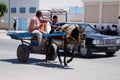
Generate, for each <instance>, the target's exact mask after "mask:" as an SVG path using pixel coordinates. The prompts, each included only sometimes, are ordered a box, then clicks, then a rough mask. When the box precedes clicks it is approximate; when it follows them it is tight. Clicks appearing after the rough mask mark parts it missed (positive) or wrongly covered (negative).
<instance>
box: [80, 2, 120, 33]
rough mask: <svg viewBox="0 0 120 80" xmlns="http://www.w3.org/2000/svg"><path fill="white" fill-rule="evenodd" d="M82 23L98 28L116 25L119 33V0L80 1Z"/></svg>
mask: <svg viewBox="0 0 120 80" xmlns="http://www.w3.org/2000/svg"><path fill="white" fill-rule="evenodd" d="M82 1H83V7H84V14H83V22H87V23H91V24H97V25H98V26H106V25H112V24H116V25H118V29H117V30H118V32H119V33H120V0H82Z"/></svg>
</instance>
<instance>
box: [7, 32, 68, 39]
mask: <svg viewBox="0 0 120 80" xmlns="http://www.w3.org/2000/svg"><path fill="white" fill-rule="evenodd" d="M7 35H8V36H10V37H11V38H12V39H17V40H20V39H31V38H32V37H33V36H35V35H36V34H35V33H30V32H28V31H9V32H8V33H7ZM65 35H66V33H65V32H55V33H49V34H43V35H42V36H43V37H52V36H53V37H55V36H56V37H57V36H65Z"/></svg>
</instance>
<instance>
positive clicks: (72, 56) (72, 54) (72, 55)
mask: <svg viewBox="0 0 120 80" xmlns="http://www.w3.org/2000/svg"><path fill="white" fill-rule="evenodd" d="M70 54H71V58H70V59H69V60H67V63H69V62H71V61H72V60H73V58H74V49H73V50H72V53H70Z"/></svg>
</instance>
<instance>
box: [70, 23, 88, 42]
mask: <svg viewBox="0 0 120 80" xmlns="http://www.w3.org/2000/svg"><path fill="white" fill-rule="evenodd" d="M74 26H75V28H74V29H73V30H72V32H71V37H73V38H74V39H75V40H78V41H79V42H81V41H84V40H85V39H86V30H87V29H86V28H87V27H84V28H81V27H80V26H79V25H74Z"/></svg>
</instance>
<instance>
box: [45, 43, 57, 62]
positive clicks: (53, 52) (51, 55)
mask: <svg viewBox="0 0 120 80" xmlns="http://www.w3.org/2000/svg"><path fill="white" fill-rule="evenodd" d="M47 57H48V60H55V59H56V58H57V45H56V44H54V43H52V44H51V45H50V47H49V48H48V55H47Z"/></svg>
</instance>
